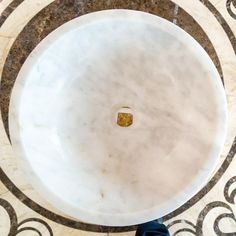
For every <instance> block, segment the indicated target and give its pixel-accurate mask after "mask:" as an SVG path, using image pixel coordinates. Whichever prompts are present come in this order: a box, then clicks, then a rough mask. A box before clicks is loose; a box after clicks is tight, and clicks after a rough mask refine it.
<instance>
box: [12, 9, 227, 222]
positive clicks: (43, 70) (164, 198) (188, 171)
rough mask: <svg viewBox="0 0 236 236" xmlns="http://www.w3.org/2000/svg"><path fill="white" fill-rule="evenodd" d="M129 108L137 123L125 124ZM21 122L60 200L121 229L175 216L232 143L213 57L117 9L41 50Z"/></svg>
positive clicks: (21, 95)
mask: <svg viewBox="0 0 236 236" xmlns="http://www.w3.org/2000/svg"><path fill="white" fill-rule="evenodd" d="M94 19H96V21H95V20H94ZM95 36H96V37H95ZM94 39H96V41H94ZM95 42H96V43H95ZM114 42H115V43H114ZM183 65H184V66H183ZM78 91H79V92H78ZM29 98H30V99H29ZM49 101H50V102H49ZM124 107H126V108H127V107H129V108H130V109H131V112H132V115H133V124H132V125H131V126H129V127H120V126H117V123H116V118H117V112H118V111H119V110H120V109H121V108H124ZM10 121H11V122H10V128H11V138H12V142H13V147H14V148H16V149H17V150H18V151H19V152H20V153H21V156H22V157H24V159H25V164H26V163H27V164H26V166H27V165H30V167H31V172H32V173H31V174H32V175H31V176H32V178H33V179H34V186H35V185H36V187H37V188H38V189H39V190H40V191H41V192H43V195H46V196H47V198H48V199H49V200H50V202H52V203H53V204H54V205H56V206H57V207H58V208H60V209H61V210H64V211H65V212H66V213H67V214H69V215H72V216H74V217H76V218H79V219H81V220H84V221H87V222H90V223H97V224H103V225H119V226H121V225H129V224H135V223H141V222H144V221H147V220H150V219H154V218H156V217H160V216H163V215H164V214H167V213H169V212H170V211H172V210H174V209H176V208H177V207H178V206H180V205H181V204H183V203H184V202H185V201H186V200H188V199H189V198H190V197H191V196H193V195H194V194H195V193H196V192H197V191H198V190H199V189H200V188H201V187H202V185H203V184H204V183H205V182H206V181H207V178H208V176H209V174H210V173H211V170H212V169H213V168H214V166H215V164H216V161H217V160H218V155H219V152H220V150H221V147H222V145H223V141H224V134H225V130H226V101H225V96H224V92H223V87H222V84H221V82H220V77H219V75H218V73H217V71H216V69H215V67H214V65H213V63H212V62H211V60H210V58H209V57H208V56H207V54H206V53H205V51H204V50H203V49H202V48H201V47H200V46H199V45H198V44H197V43H196V41H194V40H193V39H192V38H191V37H190V36H189V35H187V34H186V33H185V32H184V31H182V30H180V29H179V28H177V27H176V26H174V25H173V24H170V23H168V22H167V21H165V20H163V19H161V18H158V17H155V16H153V15H148V14H145V13H138V12H134V11H122V10H120V11H107V12H103V13H94V14H90V15H87V16H85V17H81V18H78V19H76V20H74V21H71V22H70V23H67V24H66V25H64V26H63V27H61V28H59V29H57V30H56V32H54V33H53V34H51V35H50V36H49V37H48V38H46V40H44V41H43V42H42V43H41V44H40V45H39V46H38V47H37V48H36V50H35V51H34V52H33V53H32V54H31V55H30V56H29V58H28V60H27V62H26V64H25V65H24V66H23V69H22V70H21V72H20V74H19V77H18V79H17V82H16V85H15V88H14V91H13V100H12V105H11V112H10ZM39 144H40V145H39ZM144 157H145V158H144ZM193 163H194V165H193ZM62 167H63V168H62ZM91 173H92V175H91ZM144 173H145V174H144ZM170 173H171V174H170ZM36 176H37V178H36ZM58 183H59V184H58ZM63 186H66V189H67V191H66V192H65V189H64V187H63ZM160 189H162V191H161V192H160ZM137 196H139V197H137ZM131 213H132V214H131ZM111 215H112V217H111Z"/></svg>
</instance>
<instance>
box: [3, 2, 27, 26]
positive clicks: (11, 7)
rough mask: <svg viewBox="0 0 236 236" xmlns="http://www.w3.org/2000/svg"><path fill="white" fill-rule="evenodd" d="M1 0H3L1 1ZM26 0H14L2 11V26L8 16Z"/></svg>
mask: <svg viewBox="0 0 236 236" xmlns="http://www.w3.org/2000/svg"><path fill="white" fill-rule="evenodd" d="M0 2H1V1H0ZM22 2H24V0H15V1H12V2H11V3H10V4H9V5H8V6H7V8H6V9H5V10H4V11H3V12H2V14H1V17H0V27H1V26H2V24H3V23H4V22H5V20H6V19H7V17H8V16H9V15H10V14H11V13H12V12H13V11H14V10H15V9H16V8H17V7H18V6H19V5H20V4H21V3H22Z"/></svg>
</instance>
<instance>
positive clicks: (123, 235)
mask: <svg viewBox="0 0 236 236" xmlns="http://www.w3.org/2000/svg"><path fill="white" fill-rule="evenodd" d="M115 235H117V236H135V231H132V232H125V233H108V236H115Z"/></svg>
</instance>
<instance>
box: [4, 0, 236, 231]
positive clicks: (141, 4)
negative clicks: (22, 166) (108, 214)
mask: <svg viewBox="0 0 236 236" xmlns="http://www.w3.org/2000/svg"><path fill="white" fill-rule="evenodd" d="M13 2H18V1H17V0H14V1H13ZM202 2H203V1H202ZM203 3H204V4H207V5H206V6H207V7H209V6H210V5H209V4H208V1H204V2H203ZM113 8H120V9H123V8H124V9H133V10H141V11H146V12H150V13H152V14H156V15H159V16H161V17H163V18H166V19H167V20H169V21H173V20H175V21H176V22H177V24H178V25H180V26H181V27H182V28H183V29H184V30H185V31H187V32H188V33H190V34H191V35H192V36H193V37H194V38H195V39H196V40H197V41H198V42H199V43H200V44H201V45H202V46H203V47H204V48H205V50H206V51H207V52H208V54H209V55H210V57H211V58H212V60H213V62H214V63H215V65H216V67H217V69H218V71H219V73H220V75H221V77H222V70H221V67H220V62H219V59H218V57H217V55H216V52H215V50H214V47H213V46H212V44H211V42H210V40H209V39H208V37H207V35H206V34H205V32H204V31H203V30H202V29H201V27H200V26H199V25H198V24H197V23H196V22H195V21H194V19H193V18H192V17H191V16H190V15H188V14H187V13H186V12H185V11H184V10H183V9H181V8H179V7H178V12H177V14H176V5H175V4H174V3H172V2H170V1H169V0H130V1H123V0H94V1H92V0H84V1H82V0H56V1H54V2H53V3H52V4H50V5H49V6H47V7H46V8H44V9H43V10H42V11H40V12H39V13H38V14H37V15H36V16H35V17H34V18H33V19H32V20H31V21H30V22H29V23H28V24H27V25H26V27H25V28H24V29H23V31H22V32H21V33H20V34H19V36H18V37H17V39H16V41H15V43H14V44H13V46H12V48H11V50H10V52H9V55H8V57H7V60H6V62H5V65H4V70H3V74H2V83H1V91H0V106H1V111H2V116H3V120H4V125H5V128H6V130H7V132H8V122H7V116H8V105H9V99H10V93H11V89H12V87H13V85H14V82H15V79H16V77H17V74H18V72H19V70H20V68H21V66H22V64H23V63H24V61H25V60H26V58H27V56H28V55H29V53H30V52H31V51H32V50H33V49H34V47H35V46H36V45H37V44H38V43H39V42H40V41H41V40H42V39H43V38H44V37H45V36H47V35H48V34H49V33H50V32H51V31H53V30H54V29H56V28H57V27H59V26H60V25H61V24H63V23H65V22H67V21H69V20H71V19H73V18H75V17H77V16H80V15H83V14H86V13H89V12H93V11H98V10H104V9H113ZM209 9H210V10H211V11H212V13H213V14H214V15H215V16H216V17H218V18H219V15H218V13H217V12H216V11H215V10H214V8H212V7H210V8H209ZM218 18H217V19H218ZM0 19H1V18H0ZM218 21H219V20H218ZM219 23H220V24H221V25H222V24H223V25H222V27H223V28H224V29H226V30H228V28H227V27H228V25H227V23H226V24H225V23H224V19H223V18H220V21H219ZM229 29H230V28H229ZM228 32H229V33H227V35H228V36H230V35H231V37H230V40H231V43H232V46H233V47H234V46H235V44H234V39H235V38H234V37H232V35H233V34H231V32H232V31H231V32H230V31H228ZM234 49H236V47H234ZM235 152H236V145H235V142H234V144H233V146H232V148H231V150H230V153H229V154H228V156H227V158H226V160H225V161H224V163H223V165H222V166H221V168H220V169H219V171H218V172H217V173H216V175H215V176H214V177H213V179H212V180H211V181H210V183H209V184H208V185H207V186H206V187H205V188H203V189H202V190H201V191H200V192H199V193H198V194H197V195H196V196H195V197H194V198H193V199H191V200H189V201H188V202H187V203H186V204H184V205H183V206H182V207H180V208H179V209H177V210H176V211H174V212H173V213H171V214H169V215H167V216H165V217H164V219H165V220H167V219H170V218H172V217H174V216H176V215H178V214H180V213H182V212H183V211H185V210H186V209H188V208H189V207H190V206H192V205H193V204H195V203H196V202H197V201H198V200H199V199H201V198H202V197H203V196H204V195H205V194H206V193H207V192H208V191H209V190H210V189H211V188H212V187H213V186H214V185H215V184H216V183H217V181H218V180H219V178H220V177H221V176H222V175H223V173H224V171H225V170H226V169H227V167H228V166H229V164H230V162H231V161H232V159H233V157H234V154H235ZM0 179H1V180H2V182H3V183H4V184H5V186H6V187H7V188H8V189H9V190H10V191H11V192H12V193H13V194H14V195H15V196H16V197H17V198H18V199H19V200H20V201H21V202H23V203H24V204H25V205H27V206H28V207H30V208H31V209H33V210H34V211H36V212H38V213H39V214H41V215H42V216H44V217H46V218H48V219H50V220H53V221H55V222H57V223H60V224H63V225H66V226H69V227H72V228H76V229H81V230H86V231H95V232H125V231H130V230H135V228H136V226H130V227H106V226H97V225H90V224H86V223H82V222H78V221H74V220H71V219H69V218H65V217H63V216H60V215H57V214H55V213H53V212H51V211H49V210H47V209H45V208H43V207H42V206H40V205H38V204H37V203H36V202H34V201H32V200H31V199H30V198H28V197H27V196H26V195H25V194H24V193H22V192H21V190H20V189H18V188H17V187H16V186H15V185H14V183H12V182H11V180H10V179H9V178H8V176H7V175H6V174H5V173H4V172H3V170H2V169H0ZM196 228H197V226H196V227H195V228H194V227H193V229H191V231H194V230H196ZM182 231H183V230H181V232H182ZM186 231H187V232H190V231H189V230H186Z"/></svg>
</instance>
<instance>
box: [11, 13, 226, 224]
mask: <svg viewBox="0 0 236 236" xmlns="http://www.w3.org/2000/svg"><path fill="white" fill-rule="evenodd" d="M124 12H125V14H126V13H129V14H126V17H128V18H129V19H134V20H135V19H136V16H139V17H140V16H141V18H143V19H147V20H148V21H152V22H153V23H157V22H158V23H159V24H160V26H161V27H163V29H164V30H166V28H168V27H169V26H170V25H171V26H172V28H173V30H174V33H173V32H168V33H170V34H172V35H173V36H175V37H180V38H181V35H185V37H186V38H187V39H186V40H187V44H188V45H189V46H190V47H191V49H192V50H193V51H195V52H198V53H199V54H201V56H202V58H203V60H204V61H205V64H206V65H207V64H208V66H209V67H210V68H211V73H212V75H214V77H217V78H214V79H215V81H216V87H217V89H218V90H219V93H218V98H217V99H219V100H221V101H222V102H223V103H222V106H223V110H224V115H225V116H223V122H224V124H225V125H224V129H223V130H219V137H218V139H217V143H218V147H217V148H216V152H215V153H214V155H212V157H211V158H209V160H208V161H207V164H206V166H205V167H204V170H205V172H203V173H201V174H200V175H199V176H198V178H196V180H195V181H194V182H193V183H192V185H191V188H189V189H188V188H186V190H185V191H184V194H183V196H181V197H179V196H177V197H176V198H175V199H174V201H173V202H172V203H171V204H165V205H164V210H162V211H159V214H158V215H157V214H156V212H157V208H156V209H155V208H154V209H152V210H150V209H149V210H145V211H143V212H141V213H140V215H139V214H137V215H136V214H134V213H132V214H126V215H125V217H124V214H120V215H119V214H116V215H115V216H114V215H110V214H101V215H99V216H98V215H93V213H88V212H87V211H83V210H81V209H77V210H76V211H75V210H74V207H71V206H69V205H67V204H65V203H64V202H63V201H61V200H59V199H58V198H57V197H56V196H54V194H52V193H51V192H50V191H48V190H47V189H46V188H45V187H44V186H43V185H42V184H41V183H39V182H40V180H39V179H38V178H37V177H36V176H33V175H32V173H29V169H28V168H25V170H26V172H28V175H29V177H30V178H31V179H32V178H33V180H32V182H33V183H34V184H33V186H36V189H38V190H40V192H41V193H43V194H42V195H43V196H44V197H45V198H46V199H50V202H58V203H57V204H53V205H55V206H56V207H57V208H59V209H62V210H63V211H64V212H66V213H67V214H69V215H71V216H73V217H75V218H76V219H80V220H83V221H85V222H89V223H93V224H101V225H107V226H128V225H133V224H138V223H143V222H145V221H148V220H150V219H155V218H158V217H162V216H163V215H166V214H168V213H170V212H172V211H173V210H175V209H177V208H178V207H180V206H181V205H182V204H184V203H185V202H186V201H188V200H189V199H190V198H191V197H193V196H194V195H195V194H196V193H197V192H198V191H199V190H200V189H201V188H202V187H203V186H204V185H205V184H206V182H207V181H208V179H209V177H210V175H211V173H212V171H213V170H214V169H215V166H216V164H217V161H218V158H219V155H220V152H221V150H222V148H223V144H224V139H225V136H226V130H227V125H226V121H227V103H226V97H225V93H224V89H223V86H222V83H221V80H220V76H219V75H218V72H217V70H216V68H215V65H214V64H213V62H212V61H211V59H210V57H209V56H208V54H207V53H206V52H205V51H204V49H203V48H202V47H201V46H200V44H199V43H198V42H197V41H196V40H195V39H193V38H192V37H191V36H190V35H189V34H188V33H186V32H185V31H184V30H182V29H181V28H179V27H177V26H175V25H174V24H171V23H170V22H169V21H167V20H165V19H163V18H160V17H158V16H156V15H152V14H149V13H145V12H141V11H134V10H125V9H123V10H122V9H119V10H103V11H99V12H93V13H90V14H86V15H83V16H80V17H78V18H76V19H73V20H71V21H69V22H67V23H65V24H64V25H62V26H60V27H59V28H57V29H56V30H54V31H53V32H52V33H51V34H49V35H48V36H47V37H46V38H45V39H44V40H42V41H41V42H40V44H39V45H37V47H36V48H35V49H34V50H33V52H32V53H31V54H30V56H29V57H28V58H31V61H30V60H28V59H27V61H26V62H25V63H24V65H23V66H22V68H21V70H20V72H19V74H18V79H17V80H16V83H15V86H14V88H13V94H12V98H11V102H10V111H11V112H10V115H9V121H10V122H9V123H10V124H13V122H12V121H13V119H15V114H18V112H19V110H18V108H19V106H18V104H19V103H20V99H19V98H20V96H21V89H20V87H22V82H24V79H23V78H26V77H27V76H26V75H27V71H28V68H30V67H31V65H32V63H34V60H37V54H38V53H39V52H40V51H41V50H44V49H46V48H47V46H48V44H50V42H52V41H54V39H55V38H57V37H58V36H60V35H61V34H64V33H66V32H68V31H70V30H73V28H74V26H75V25H76V26H77V27H79V26H82V25H84V24H87V23H90V22H92V21H94V17H96V20H98V19H103V17H105V18H106V17H108V16H110V17H116V15H117V16H118V17H122V18H123V17H124V15H123V14H124ZM167 25H168V27H165V26H167ZM193 42H194V45H193ZM185 43H186V42H185ZM32 58H33V60H32ZM209 67H208V68H209ZM19 81H20V82H19ZM12 111H13V112H14V113H15V114H14V115H12V113H13V112H12ZM10 134H11V137H12V145H13V148H14V149H15V150H17V152H16V153H17V155H19V156H20V157H21V159H23V160H24V166H28V167H30V166H29V163H27V160H26V158H24V156H25V155H24V150H23V145H21V143H20V142H19V141H17V140H20V139H19V137H20V131H19V130H18V129H17V127H14V126H12V125H10ZM206 170H208V171H206ZM180 199H181V200H180ZM158 208H160V206H158ZM81 216H82V218H81ZM124 218H125V219H124ZM114 222H116V223H114Z"/></svg>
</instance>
